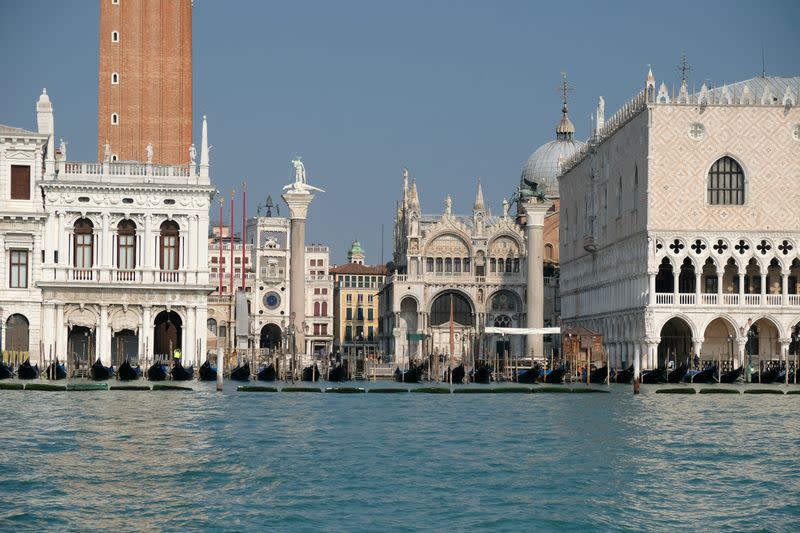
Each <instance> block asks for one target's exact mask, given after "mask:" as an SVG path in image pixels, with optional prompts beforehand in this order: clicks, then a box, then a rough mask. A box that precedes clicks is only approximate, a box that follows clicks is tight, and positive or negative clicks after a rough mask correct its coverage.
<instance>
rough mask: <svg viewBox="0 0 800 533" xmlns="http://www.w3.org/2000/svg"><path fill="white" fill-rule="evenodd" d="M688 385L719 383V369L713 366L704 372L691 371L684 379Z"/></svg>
mask: <svg viewBox="0 0 800 533" xmlns="http://www.w3.org/2000/svg"><path fill="white" fill-rule="evenodd" d="M683 381H685V382H686V383H714V382H716V381H717V367H716V365H711V366H709V367H707V368H704V369H703V370H689V371H688V372H686V375H685V376H684V377H683Z"/></svg>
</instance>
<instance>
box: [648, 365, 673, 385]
mask: <svg viewBox="0 0 800 533" xmlns="http://www.w3.org/2000/svg"><path fill="white" fill-rule="evenodd" d="M666 382H667V371H666V370H664V369H663V368H656V369H654V370H648V371H647V372H642V383H644V384H645V385H660V384H662V383H666Z"/></svg>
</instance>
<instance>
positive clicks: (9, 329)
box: [5, 314, 30, 352]
mask: <svg viewBox="0 0 800 533" xmlns="http://www.w3.org/2000/svg"><path fill="white" fill-rule="evenodd" d="M29 326H30V324H29V323H28V319H27V318H25V317H24V316H23V315H20V314H14V315H11V316H10V317H8V320H6V331H5V334H6V335H5V337H6V338H5V343H6V346H5V349H6V350H8V351H15V352H27V351H28V350H29V349H30V346H29V344H30V343H29V339H30V331H29Z"/></svg>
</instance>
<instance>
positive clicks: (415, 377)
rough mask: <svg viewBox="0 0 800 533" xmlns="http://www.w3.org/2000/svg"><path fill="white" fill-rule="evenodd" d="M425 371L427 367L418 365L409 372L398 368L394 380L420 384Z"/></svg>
mask: <svg viewBox="0 0 800 533" xmlns="http://www.w3.org/2000/svg"><path fill="white" fill-rule="evenodd" d="M424 370H425V365H418V366H415V367H413V368H409V369H408V370H400V368H399V367H398V368H397V369H395V371H394V380H395V381H400V382H402V383H419V382H420V380H422V373H423V371H424Z"/></svg>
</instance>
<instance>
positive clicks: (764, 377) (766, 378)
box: [18, 366, 781, 383]
mask: <svg viewBox="0 0 800 533" xmlns="http://www.w3.org/2000/svg"><path fill="white" fill-rule="evenodd" d="M18 373H19V372H18ZM780 373H781V370H780V368H778V367H777V366H776V367H773V368H770V369H769V370H765V371H764V372H761V379H760V380H759V379H758V375H759V373H758V372H754V373H753V375H752V376H750V383H775V382H776V381H777V380H778V375H779V374H780Z"/></svg>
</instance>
